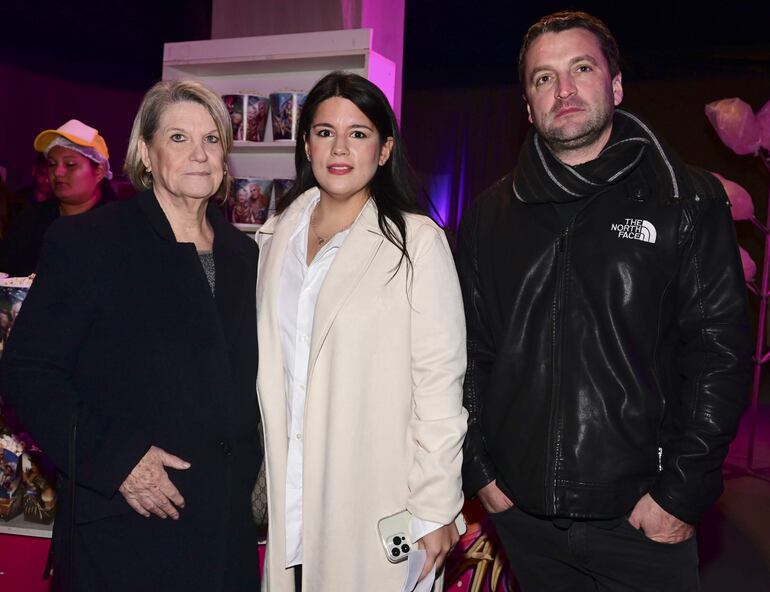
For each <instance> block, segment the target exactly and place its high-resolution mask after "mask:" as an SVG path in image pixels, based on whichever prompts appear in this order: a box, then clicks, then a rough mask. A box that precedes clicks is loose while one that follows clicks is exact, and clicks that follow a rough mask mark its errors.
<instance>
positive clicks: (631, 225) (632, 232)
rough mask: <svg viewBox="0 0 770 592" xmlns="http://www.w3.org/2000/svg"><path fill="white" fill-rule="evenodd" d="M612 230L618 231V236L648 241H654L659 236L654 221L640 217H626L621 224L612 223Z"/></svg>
mask: <svg viewBox="0 0 770 592" xmlns="http://www.w3.org/2000/svg"><path fill="white" fill-rule="evenodd" d="M610 230H611V231H612V232H617V233H618V238H630V239H633V240H640V241H644V242H646V243H654V242H655V239H657V238H658V232H657V230H655V227H654V226H653V225H652V223H651V222H648V221H647V220H641V219H639V218H626V219H625V221H624V222H621V223H620V224H612V225H611V226H610Z"/></svg>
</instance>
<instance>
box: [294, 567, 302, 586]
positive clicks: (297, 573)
mask: <svg viewBox="0 0 770 592" xmlns="http://www.w3.org/2000/svg"><path fill="white" fill-rule="evenodd" d="M292 569H293V570H294V592H302V566H301V565H295V566H294V567H293V568H292Z"/></svg>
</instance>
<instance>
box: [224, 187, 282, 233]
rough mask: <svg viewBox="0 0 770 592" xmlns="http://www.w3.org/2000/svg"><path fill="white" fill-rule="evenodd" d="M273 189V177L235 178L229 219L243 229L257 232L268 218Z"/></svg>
mask: <svg viewBox="0 0 770 592" xmlns="http://www.w3.org/2000/svg"><path fill="white" fill-rule="evenodd" d="M272 190H273V181H272V179H258V178H251V177H246V178H244V177H237V178H235V179H233V188H232V191H231V192H230V197H229V198H228V201H229V203H228V220H229V221H230V222H231V223H233V224H234V225H235V226H237V227H238V228H240V229H241V230H245V231H247V232H255V231H256V230H257V228H259V226H261V225H262V224H264V223H265V221H266V220H267V218H268V209H269V206H270V195H271V193H272Z"/></svg>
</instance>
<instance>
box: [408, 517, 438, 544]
mask: <svg viewBox="0 0 770 592" xmlns="http://www.w3.org/2000/svg"><path fill="white" fill-rule="evenodd" d="M442 526H444V525H443V524H439V523H438V522H431V521H430V520H423V519H422V518H418V517H417V516H412V517H411V518H410V520H409V534H410V535H411V540H412V543H416V542H417V541H419V540H420V539H421V538H422V537H424V536H425V535H426V534H430V533H431V532H433V531H434V530H438V529H439V528H441V527H442Z"/></svg>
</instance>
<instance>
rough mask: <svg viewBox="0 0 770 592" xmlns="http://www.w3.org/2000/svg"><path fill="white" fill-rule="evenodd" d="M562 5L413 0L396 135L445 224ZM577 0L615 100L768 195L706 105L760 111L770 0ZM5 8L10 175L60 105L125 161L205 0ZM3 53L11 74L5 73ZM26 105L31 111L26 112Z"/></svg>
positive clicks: (498, 164)
mask: <svg viewBox="0 0 770 592" xmlns="http://www.w3.org/2000/svg"><path fill="white" fill-rule="evenodd" d="M255 1H258V0H255ZM565 7H570V6H569V5H565V4H563V3H561V2H558V3H557V2H547V1H541V2H537V3H514V2H512V1H493V0H407V2H406V26H405V42H404V72H403V79H404V95H403V109H402V126H403V130H404V137H405V140H406V142H407V146H408V148H409V149H410V153H411V156H412V160H413V162H414V165H415V168H416V169H417V170H418V172H419V173H420V174H421V176H422V178H424V179H427V178H435V177H436V176H437V175H438V176H442V175H443V176H444V177H447V178H448V180H447V183H448V186H449V187H450V189H451V191H450V193H451V195H449V197H448V198H447V199H450V200H451V201H452V204H453V205H452V208H453V209H452V211H451V212H449V214H447V215H446V216H443V218H444V220H443V221H444V222H445V223H446V224H447V225H448V226H449V227H453V226H455V225H456V222H457V220H458V219H459V216H460V214H461V213H462V210H463V208H464V206H465V204H466V203H467V201H468V200H469V199H470V198H471V196H473V195H476V194H478V192H479V191H481V190H482V189H483V188H484V187H486V186H487V185H489V184H490V183H491V182H493V181H494V180H495V179H497V178H498V177H500V176H502V175H503V174H504V173H505V172H506V171H507V170H509V169H510V168H511V167H512V166H513V165H514V163H515V160H516V155H517V152H518V146H519V145H520V143H521V140H522V137H523V134H524V133H525V132H526V130H527V128H528V124H527V122H526V116H525V113H524V107H523V102H522V100H521V92H520V89H519V87H518V86H517V79H516V78H517V75H516V60H517V54H518V49H519V43H520V40H521V37H522V36H523V34H524V32H525V31H526V29H527V28H528V26H529V25H530V24H531V23H532V22H533V21H535V20H536V19H537V18H539V17H540V16H542V15H543V14H546V13H549V12H552V11H555V10H558V9H562V8H565ZM571 7H572V8H580V9H583V10H587V11H589V12H592V13H594V14H596V15H597V16H599V17H600V18H602V19H604V20H605V21H606V22H607V23H608V25H609V26H610V28H611V29H612V31H613V32H614V34H615V36H616V37H617V39H618V42H619V44H620V48H621V53H622V55H623V61H622V70H623V76H624V86H625V90H626V98H625V100H624V103H623V106H625V107H627V108H629V109H632V110H634V111H636V112H638V113H639V114H640V115H642V117H644V118H646V119H647V120H648V121H649V122H650V123H651V124H652V125H653V126H654V127H656V128H657V129H658V130H659V131H661V133H662V134H663V135H664V137H666V138H667V139H668V140H669V142H670V143H671V144H672V145H673V146H674V147H675V148H676V149H677V150H679V151H680V152H681V153H682V155H683V157H684V158H685V159H686V160H689V161H691V162H693V163H696V164H700V165H701V166H704V167H706V168H709V169H711V170H715V171H719V172H721V173H722V174H724V175H725V176H727V177H728V178H732V179H734V180H736V181H738V182H739V183H741V184H743V185H744V186H746V187H747V188H748V189H749V191H750V192H751V193H752V195H754V196H755V200H758V202H761V204H763V203H764V202H765V196H767V191H768V187H767V173H766V171H765V169H764V167H762V166H761V163H759V162H758V159H753V158H751V157H737V156H735V155H733V154H732V153H731V152H730V151H729V150H728V149H727V148H725V147H724V146H723V145H722V144H721V142H720V141H719V139H718V138H717V136H716V134H715V133H714V132H713V130H712V129H711V127H710V125H709V123H708V121H707V120H706V119H705V117H704V115H703V106H704V105H705V104H706V103H707V102H710V101H714V100H718V99H721V98H726V97H732V96H739V97H741V98H743V99H744V100H746V101H747V102H748V103H749V104H750V105H751V106H752V107H753V108H754V109H755V110H758V109H759V108H760V107H761V106H762V105H763V104H764V103H765V102H766V101H767V100H768V99H770V34H768V28H769V27H770V2H768V1H767V0H763V1H753V2H741V1H731V2H725V3H719V4H718V5H714V6H711V5H710V4H707V3H701V2H675V1H672V0H669V1H666V2H658V1H647V2H643V3H631V2H622V1H620V0H612V1H597V2H582V3H580V5H579V6H575V5H573V6H571ZM0 23H1V24H2V27H1V28H0V31H2V32H1V33H0V85H1V86H2V92H0V163H4V164H6V166H7V165H8V163H10V164H11V169H12V171H11V173H12V178H11V181H12V183H13V182H14V181H18V180H19V179H17V178H16V177H17V176H18V175H17V173H18V170H14V169H19V170H23V171H26V165H25V166H24V167H23V169H22V167H19V166H17V165H18V162H19V161H20V160H21V162H25V163H26V162H27V160H29V161H30V162H31V161H32V159H33V158H34V153H33V152H32V150H31V146H30V144H31V139H32V137H33V136H34V133H35V132H31V131H30V130H31V129H35V130H39V129H44V128H45V127H57V126H58V125H60V124H61V122H62V121H64V120H66V119H69V118H70V117H78V118H81V119H83V120H84V121H86V122H87V123H89V124H90V125H93V126H94V127H97V128H99V129H100V130H105V131H106V132H107V134H108V135H107V136H106V137H107V139H108V143H109V145H110V150H111V153H112V154H111V160H112V161H113V169H115V170H119V169H120V168H121V166H120V165H121V163H122V159H123V154H124V153H125V145H126V142H127V137H128V131H129V129H130V125H131V120H132V118H133V113H134V112H135V110H136V107H137V106H138V104H139V101H140V100H141V95H142V93H143V92H144V90H146V89H147V88H148V87H149V86H151V85H152V84H153V83H154V82H155V81H157V80H158V79H159V78H160V76H161V62H162V56H163V43H164V42H171V41H184V40H194V39H206V38H208V37H209V35H210V28H211V0H135V1H127V0H101V1H98V2H64V1H61V0H57V1H54V0H0ZM3 65H6V66H8V68H6V70H5V72H10V74H7V75H5V76H3V74H2V72H3V70H2V66H3ZM92 89H93V92H92ZM40 95H43V96H42V98H41V96H40ZM92 96H93V97H94V98H93V99H91V97H92ZM97 103H101V104H97ZM28 104H29V105H35V108H34V112H26V113H25V112H23V111H24V107H25V106H26V105H28ZM22 122H23V123H22ZM28 136H29V137H28ZM24 174H26V172H25V173H24ZM458 175H459V176H460V177H461V178H458ZM425 188H426V191H429V190H431V186H430V184H429V183H427V182H426V187H425ZM761 204H758V205H761ZM450 209H451V208H450Z"/></svg>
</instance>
